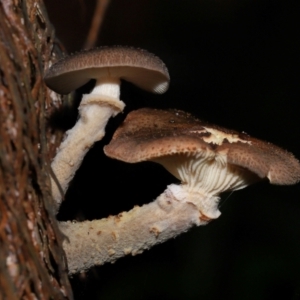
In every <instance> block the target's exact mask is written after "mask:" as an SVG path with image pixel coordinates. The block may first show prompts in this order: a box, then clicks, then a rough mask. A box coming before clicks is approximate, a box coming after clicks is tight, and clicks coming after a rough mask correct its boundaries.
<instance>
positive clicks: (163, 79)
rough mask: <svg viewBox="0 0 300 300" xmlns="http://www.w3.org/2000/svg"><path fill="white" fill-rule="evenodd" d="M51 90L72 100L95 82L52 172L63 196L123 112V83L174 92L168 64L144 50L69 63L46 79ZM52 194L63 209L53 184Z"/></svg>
mask: <svg viewBox="0 0 300 300" xmlns="http://www.w3.org/2000/svg"><path fill="white" fill-rule="evenodd" d="M44 79H45V82H46V84H47V86H48V87H49V88H50V89H52V90H54V91H55V92H57V93H60V94H68V93H70V92H71V91H73V90H75V89H77V88H79V87H80V86H82V85H84V84H85V83H87V82H88V81H89V80H91V79H95V80H96V84H95V87H94V89H93V90H92V91H91V93H89V94H87V95H83V98H82V101H81V103H80V106H79V113H80V118H79V120H78V121H77V123H76V125H75V126H74V127H73V128H72V129H71V130H69V131H68V132H67V133H66V138H65V139H64V141H63V142H62V144H61V145H60V147H59V149H58V151H57V154H56V156H55V158H54V160H53V162H52V165H51V166H52V169H53V172H54V173H55V175H56V177H57V179H58V182H59V183H60V185H61V188H62V190H63V192H65V191H66V190H67V188H68V185H69V182H70V181H71V180H72V178H73V177H74V174H75V172H76V170H77V169H78V168H79V166H80V164H81V162H82V160H83V157H84V156H85V154H86V152H87V151H88V149H89V148H90V147H91V146H92V145H93V144H94V143H95V142H96V141H99V140H100V139H102V137H103V136H104V133H105V126H106V124H107V122H108V120H109V118H110V117H111V116H115V115H116V114H118V113H119V112H121V111H122V110H123V109H124V106H125V104H124V103H123V102H122V101H121V100H120V98H119V97H120V84H121V79H123V80H126V81H129V82H131V83H133V84H135V85H136V86H138V87H140V88H142V89H145V90H147V91H149V92H153V93H158V94H162V93H164V92H165V91H166V90H167V89H168V86H169V80H170V78H169V73H168V70H167V68H166V66H165V64H164V63H163V62H162V61H161V60H160V59H159V58H158V57H157V56H155V55H153V54H152V53H149V52H147V51H145V50H141V49H134V48H129V47H120V46H115V47H103V48H99V49H93V50H89V51H83V52H80V53H78V54H75V55H72V56H69V57H66V58H64V59H62V60H60V61H58V62H57V63H55V64H54V65H52V66H51V67H50V68H49V69H48V70H47V71H46V73H45V77H44ZM52 194H53V197H54V200H55V201H56V203H57V205H58V206H59V204H60V202H61V193H60V192H59V189H58V187H57V185H56V184H55V183H54V181H52Z"/></svg>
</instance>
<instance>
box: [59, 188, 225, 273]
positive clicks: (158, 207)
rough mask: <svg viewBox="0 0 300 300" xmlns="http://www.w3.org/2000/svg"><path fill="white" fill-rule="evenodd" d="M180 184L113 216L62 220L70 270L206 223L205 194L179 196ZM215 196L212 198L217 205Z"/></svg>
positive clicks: (108, 259)
mask: <svg viewBox="0 0 300 300" xmlns="http://www.w3.org/2000/svg"><path fill="white" fill-rule="evenodd" d="M181 187H182V186H177V185H174V184H172V185H170V186H168V187H167V189H166V190H165V191H164V192H163V193H162V194H161V195H160V196H159V197H158V198H157V199H156V200H155V201H154V202H152V203H150V204H147V205H144V206H142V207H134V208H133V209H132V210H131V211H129V212H123V213H121V214H119V215H117V216H114V217H109V218H107V219H102V220H94V221H85V222H80V223H73V222H70V221H68V222H61V223H60V229H61V230H62V232H63V233H64V234H65V235H66V237H67V238H66V239H65V241H64V243H63V248H64V250H65V253H66V256H67V261H68V268H69V274H74V273H78V272H81V271H84V270H87V269H89V268H91V267H92V266H96V265H102V264H104V263H107V262H111V263H113V262H115V261H116V260H117V259H119V258H121V257H123V256H125V255H136V254H140V253H142V252H143V251H144V250H148V249H150V248H151V247H153V246H155V245H157V244H160V243H163V242H165V241H166V240H168V239H171V238H174V237H176V236H177V235H179V234H181V233H183V232H186V231H187V230H189V229H190V228H191V227H193V226H199V225H205V224H207V223H208V221H209V220H210V219H209V218H207V217H206V216H204V215H203V214H202V213H201V211H199V207H200V206H201V202H202V201H203V199H204V198H205V197H204V196H203V197H199V198H196V197H191V198H189V197H188V195H187V194H186V192H185V191H183V194H184V197H183V198H178V197H177V196H180V190H181ZM216 199H218V198H217V197H214V199H212V201H211V203H212V206H214V207H216V202H215V200H216ZM205 202H207V203H208V201H207V199H205ZM219 214H220V213H218V215H219Z"/></svg>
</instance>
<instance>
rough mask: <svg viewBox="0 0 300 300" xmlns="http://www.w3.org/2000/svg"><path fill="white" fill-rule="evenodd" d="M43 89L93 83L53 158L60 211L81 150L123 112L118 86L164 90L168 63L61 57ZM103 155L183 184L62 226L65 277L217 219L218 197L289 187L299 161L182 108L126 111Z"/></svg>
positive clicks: (115, 50) (299, 170) (142, 56)
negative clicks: (265, 185)
mask: <svg viewBox="0 0 300 300" xmlns="http://www.w3.org/2000/svg"><path fill="white" fill-rule="evenodd" d="M44 79H45V83H46V84H47V86H48V87H49V88H50V89H52V90H53V91H55V92H57V93H59V94H68V93H70V92H72V91H74V90H75V89H77V88H79V87H81V86H82V85H84V84H86V83H87V82H88V81H90V80H91V79H94V80H96V84H95V87H94V89H93V90H92V91H91V92H90V93H89V94H87V95H83V97H82V101H81V103H80V105H79V114H80V117H79V119H78V121H77V123H76V125H75V126H74V127H73V128H72V129H71V130H69V131H67V132H66V135H65V138H64V140H63V142H62V143H61V145H60V146H59V148H58V150H57V153H56V156H55V157H54V159H53V161H52V165H51V167H52V169H53V172H54V174H55V176H56V178H55V179H54V178H52V179H51V185H52V195H53V199H54V201H55V205H56V211H58V210H59V207H60V204H61V201H62V199H63V196H64V194H65V193H66V191H67V189H68V186H69V184H70V182H71V180H72V179H73V177H74V175H75V173H76V171H77V169H78V168H79V167H80V165H81V162H82V160H83V158H84V156H85V154H86V153H87V151H88V150H89V149H90V148H91V147H92V146H93V144H94V143H95V142H97V141H99V140H101V139H102V138H103V136H104V134H105V127H106V124H107V122H108V120H109V118H110V117H112V116H115V115H116V114H118V113H119V112H122V111H123V109H124V106H125V104H124V102H122V101H121V100H120V84H121V80H126V81H128V82H131V83H133V84H135V85H136V86H138V87H139V88H142V89H144V90H147V91H149V92H153V93H158V94H162V93H164V92H165V91H166V90H167V89H168V86H169V80H170V77H169V73H168V70H167V68H166V66H165V64H164V63H163V62H162V61H161V60H160V59H159V58H158V57H157V56H155V55H153V54H151V53H149V52H147V51H145V50H141V49H134V48H130V47H121V46H115V47H103V48H99V49H94V50H89V51H83V52H81V53H79V54H76V55H72V56H69V57H66V58H64V59H62V60H60V61H58V62H57V63H55V64H54V65H52V66H51V67H50V68H49V69H48V70H47V71H46V73H45V78H44ZM104 152H105V154H106V155H107V156H109V157H111V158H114V159H118V160H122V161H124V162H128V163H136V162H141V161H153V162H156V163H159V164H161V165H163V166H164V167H165V168H166V169H167V170H168V171H169V172H170V173H172V174H173V175H174V176H175V177H176V178H178V179H179V180H180V181H181V184H179V185H178V184H171V185H169V186H168V187H167V189H166V190H165V191H164V192H163V193H162V194H161V195H160V196H159V197H158V198H157V199H156V200H155V201H153V202H151V203H150V204H147V205H144V206H142V207H135V208H133V209H132V210H131V211H129V212H123V213H120V214H119V215H118V216H115V217H109V218H107V219H102V220H94V221H85V222H78V223H73V222H61V223H60V228H61V231H62V232H63V233H64V234H65V235H66V236H67V237H68V239H66V240H65V241H64V244H63V247H64V250H65V252H66V256H67V260H68V269H69V273H70V274H73V273H77V272H81V271H84V270H87V269H89V268H90V267H92V266H94V265H101V264H104V263H106V262H114V261H115V260H117V259H118V258H120V257H122V256H125V255H128V254H131V255H135V254H139V253H142V252H143V251H144V250H146V249H149V248H151V247H152V246H154V245H156V244H159V243H162V242H164V241H166V240H167V239H170V238H173V237H175V236H177V235H178V234H180V233H182V232H185V231H187V230H188V229H189V228H191V227H192V226H195V225H196V226H199V225H203V224H207V223H208V222H209V221H211V220H212V219H216V218H217V217H219V215H220V212H219V210H218V202H219V195H220V194H221V193H222V192H225V191H234V190H238V189H242V188H244V187H246V186H248V185H249V184H252V183H254V182H257V181H259V180H263V179H268V180H269V181H270V183H273V184H280V185H288V184H295V183H297V182H299V180H300V163H299V161H298V160H297V159H296V158H295V157H294V156H293V155H292V154H291V153H289V152H287V151H285V150H283V149H281V148H279V147H277V146H275V145H272V144H270V143H267V142H264V141H261V140H258V139H255V138H252V137H250V136H248V135H246V134H244V133H238V132H236V131H232V130H228V129H225V128H222V127H219V126H215V125H211V124H208V123H206V122H203V121H201V120H198V119H196V118H195V117H193V116H192V115H190V114H189V113H186V112H183V111H179V110H158V109H149V108H144V109H139V110H136V111H133V112H131V113H129V114H128V116H127V118H126V119H125V121H124V122H123V124H121V126H120V127H119V128H118V129H117V131H116V132H115V134H114V136H113V138H112V141H111V142H110V144H109V145H107V146H105V147H104Z"/></svg>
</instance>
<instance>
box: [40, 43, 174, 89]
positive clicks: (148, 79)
mask: <svg viewBox="0 0 300 300" xmlns="http://www.w3.org/2000/svg"><path fill="white" fill-rule="evenodd" d="M107 77H114V78H120V79H124V80H126V81H129V82H131V83H133V84H135V85H136V86H138V87H140V88H141V89H144V90H147V91H150V92H153V93H159V94H162V93H164V92H165V91H166V90H167V89H168V87H169V81H170V77H169V73H168V69H167V67H166V66H165V64H164V63H163V62H162V61H161V60H160V59H159V58H158V57H157V56H155V55H154V54H152V53H149V52H148V51H146V50H142V49H135V48H130V47H121V46H114V47H102V48H98V49H93V50H88V51H82V52H80V53H77V54H74V55H71V56H68V57H66V58H63V59H61V60H60V61H58V62H57V63H55V64H54V65H52V66H51V67H50V68H49V69H48V70H47V71H46V73H45V77H44V80H45V82H46V84H47V86H48V87H49V88H50V89H52V90H54V91H55V92H57V93H60V94H68V93H70V92H71V91H73V90H75V89H77V88H79V87H81V86H82V85H84V84H85V83H87V82H88V81H89V80H91V79H100V78H107Z"/></svg>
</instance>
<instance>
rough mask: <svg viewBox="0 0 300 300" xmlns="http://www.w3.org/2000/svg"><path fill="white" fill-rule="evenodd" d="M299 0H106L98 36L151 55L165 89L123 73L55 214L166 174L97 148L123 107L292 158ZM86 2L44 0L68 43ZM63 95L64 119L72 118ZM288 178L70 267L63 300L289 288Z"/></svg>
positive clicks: (128, 202)
mask: <svg viewBox="0 0 300 300" xmlns="http://www.w3.org/2000/svg"><path fill="white" fill-rule="evenodd" d="M299 4H300V3H299V1H276V0H275V1H272V0H269V1H268V0H261V1H254V0H231V1H230V0H223V1H222V0H205V1H204V0H193V1H192V0H185V1H183V0H182V1H179V0H173V1H171V0H160V1H159V0H112V1H111V4H110V6H109V9H108V11H107V14H106V17H105V20H104V23H103V26H102V29H101V32H100V34H99V39H98V43H97V45H98V46H101V45H129V46H135V47H140V48H145V49H147V50H148V51H150V52H153V53H155V54H156V55H158V56H159V57H160V58H161V59H162V60H163V61H164V62H165V63H166V65H167V67H168V68H169V72H170V76H171V84H170V88H169V91H168V92H167V93H166V94H164V95H161V96H158V95H152V94H149V93H146V92H144V91H141V90H138V89H137V88H136V87H134V86H132V85H130V84H128V83H124V84H123V85H122V91H121V99H122V100H123V101H124V102H125V103H126V109H125V112H124V114H122V115H119V116H117V117H116V118H114V119H112V120H111V121H110V123H109V125H108V128H107V136H106V137H105V138H104V140H103V141H101V142H98V143H97V144H96V145H95V146H94V147H93V149H92V150H91V151H90V152H89V153H88V155H87V157H86V159H85V160H84V163H83V165H82V167H81V168H80V170H79V171H78V174H77V175H76V177H75V179H74V180H73V183H72V185H71V187H70V190H69V191H68V194H67V200H66V202H65V203H64V204H63V207H62V210H61V213H60V215H59V218H60V219H61V220H68V219H77V220H85V219H89V220H92V219H100V218H102V217H106V216H108V215H114V214H118V213H119V212H121V211H124V210H129V209H131V208H132V207H133V206H134V205H137V204H138V205H142V204H144V203H149V202H150V201H152V200H153V199H155V198H156V197H157V196H158V195H159V194H160V193H161V192H162V191H163V190H164V189H165V187H166V185H167V184H170V183H172V182H176V180H175V179H174V178H173V177H172V176H171V175H169V174H168V173H167V171H165V170H164V169H163V168H162V167H161V166H159V165H156V164H154V163H140V164H135V165H129V164H125V163H122V162H118V161H114V160H111V159H109V158H107V157H105V155H104V154H103V150H102V148H103V146H104V145H105V144H107V143H108V142H109V140H110V138H111V136H112V134H113V131H114V130H115V129H116V128H117V126H118V125H119V124H120V122H121V121H122V120H123V119H124V118H125V116H126V114H127V113H128V112H129V111H131V110H134V109H138V108H141V107H154V108H177V109H182V110H185V111H188V112H191V113H193V114H194V115H195V116H197V117H199V118H202V119H205V120H207V121H209V122H211V123H216V124H218V125H221V126H224V127H228V128H232V129H236V130H239V131H245V132H247V133H248V134H250V135H252V136H254V137H257V138H261V139H264V140H267V141H270V142H273V143H274V144H277V145H279V146H281V147H283V148H285V149H288V150H289V151H291V152H293V153H294V154H295V156H296V157H298V158H300V142H299V137H300V126H299V125H300V118H299V105H298V102H299V92H300V91H299V65H300V63H299V36H300V35H299V24H298V19H299V13H300V8H299ZM94 6H95V2H94V1H87V0H86V1H80V0H78V1H74V0H73V1H71V0H60V1H56V0H55V1H54V0H48V1H47V7H48V12H49V16H50V19H51V21H52V22H53V24H54V26H55V28H56V31H57V36H58V37H59V39H60V40H61V42H62V43H63V44H64V45H65V47H66V50H67V51H68V52H69V53H71V52H75V51H78V50H80V49H81V48H82V47H83V46H82V45H83V44H84V41H85V38H86V35H87V32H88V29H89V26H90V20H91V17H92V13H93V9H94ZM76 104H77V105H78V103H77V102H76V101H75V104H74V106H73V108H72V109H71V110H70V111H68V112H70V116H71V117H70V119H66V118H65V117H66V113H67V112H65V114H64V115H63V116H64V118H63V120H64V121H65V122H64V126H72V125H73V124H74V122H75V121H76V117H77V116H76V114H77V107H76ZM299 194H300V186H299V185H296V186H291V187H280V186H271V185H269V184H268V183H260V184H256V185H254V186H251V187H248V188H247V189H244V190H241V191H236V192H234V193H232V194H224V195H223V196H222V203H221V207H220V210H221V212H222V215H221V217H220V218H219V219H217V220H215V221H214V222H212V223H210V224H209V225H208V226H205V227H200V228H199V227H198V228H194V229H193V230H191V231H190V232H188V233H186V234H183V235H181V236H180V237H178V238H176V239H175V240H171V241H168V242H167V243H165V244H162V245H159V246H156V247H154V248H153V249H151V250H150V251H147V252H145V253H143V254H142V255H139V256H136V257H126V258H123V259H121V260H119V261H117V262H116V263H115V264H113V265H110V264H107V265H104V266H102V267H99V268H93V269H92V270H91V271H89V272H88V273H85V274H82V275H80V276H74V277H73V279H72V285H73V289H74V294H75V299H105V300H106V299H107V300H108V299H132V300H134V299H145V300H147V299H166V300H167V299H174V300H175V299H206V300H208V299H209V300H212V299H233V300H234V299H237V300H239V299H256V300H260V299H264V300H266V299H274V298H277V299H293V300H294V299H300V272H299V270H300V218H299V215H300V201H299Z"/></svg>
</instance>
